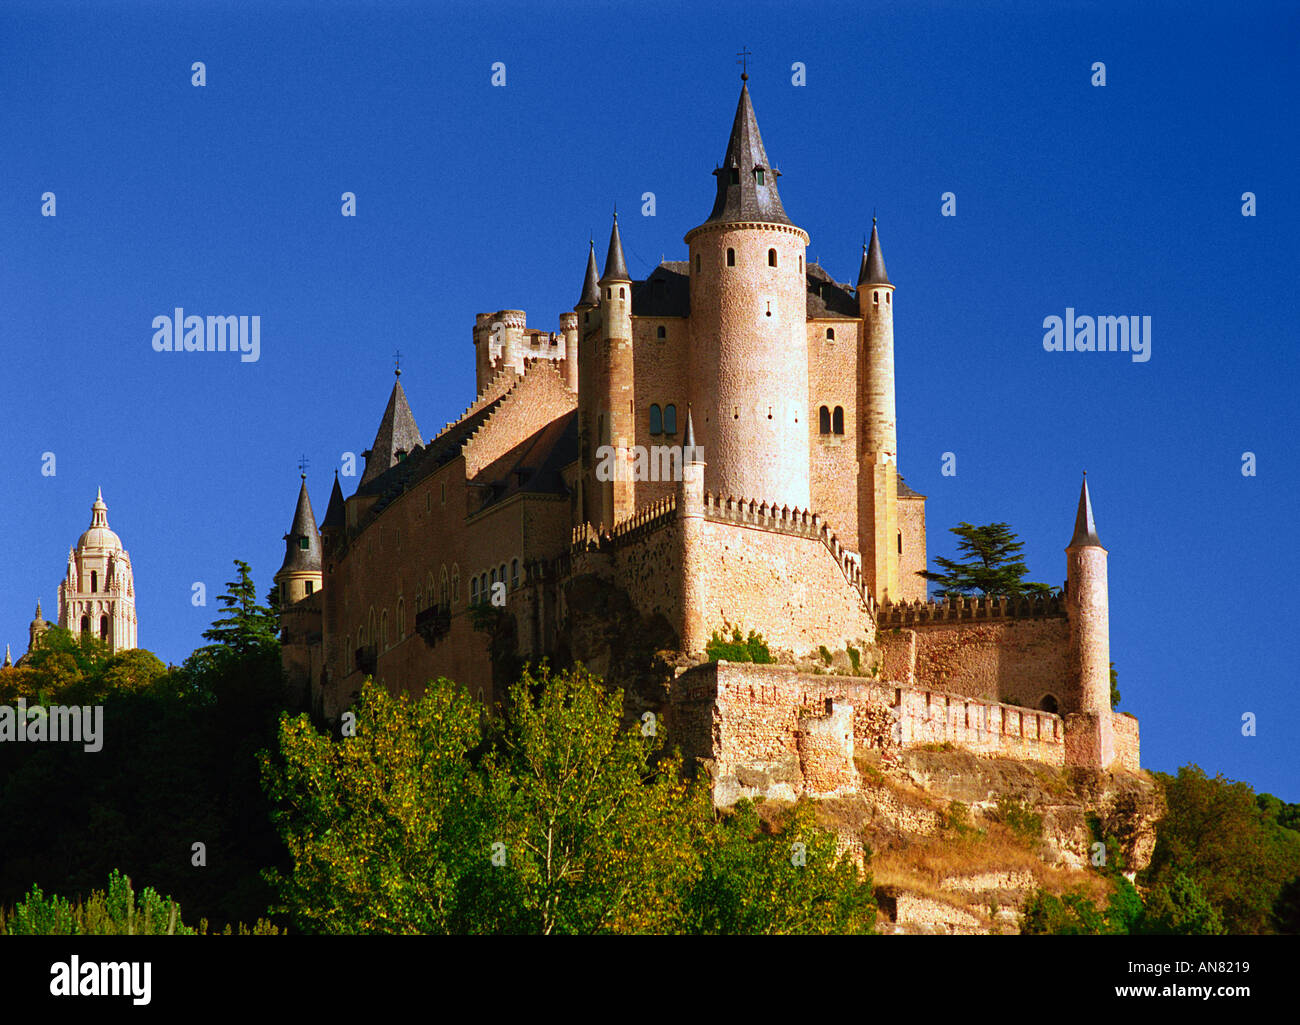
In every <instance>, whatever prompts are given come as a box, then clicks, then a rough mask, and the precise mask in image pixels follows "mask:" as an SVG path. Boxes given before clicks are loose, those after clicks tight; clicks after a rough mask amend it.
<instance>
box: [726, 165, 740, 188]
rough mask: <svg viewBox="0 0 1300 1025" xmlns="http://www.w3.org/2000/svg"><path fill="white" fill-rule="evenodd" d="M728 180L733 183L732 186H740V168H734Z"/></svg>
mask: <svg viewBox="0 0 1300 1025" xmlns="http://www.w3.org/2000/svg"><path fill="white" fill-rule="evenodd" d="M728 180H729V181H730V182H731V184H732V185H739V184H740V168H738V167H733V168H732V169H731V174H730V175H728Z"/></svg>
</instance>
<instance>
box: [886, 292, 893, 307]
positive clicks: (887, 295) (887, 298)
mask: <svg viewBox="0 0 1300 1025" xmlns="http://www.w3.org/2000/svg"><path fill="white" fill-rule="evenodd" d="M890 294H891V293H889V292H886V293H885V305H886V306H892V305H893V303H891V302H890V301H889V296H890Z"/></svg>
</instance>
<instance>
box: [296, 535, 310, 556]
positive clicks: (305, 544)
mask: <svg viewBox="0 0 1300 1025" xmlns="http://www.w3.org/2000/svg"><path fill="white" fill-rule="evenodd" d="M298 550H299V551H300V552H307V551H310V550H311V541H310V540H308V539H307V538H305V537H300V538H298Z"/></svg>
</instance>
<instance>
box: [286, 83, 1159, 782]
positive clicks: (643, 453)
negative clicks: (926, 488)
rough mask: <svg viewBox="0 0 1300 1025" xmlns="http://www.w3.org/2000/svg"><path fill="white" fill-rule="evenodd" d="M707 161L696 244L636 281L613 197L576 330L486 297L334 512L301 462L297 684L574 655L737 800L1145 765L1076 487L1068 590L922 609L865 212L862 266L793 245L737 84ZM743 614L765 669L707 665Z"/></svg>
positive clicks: (882, 304) (290, 547)
mask: <svg viewBox="0 0 1300 1025" xmlns="http://www.w3.org/2000/svg"><path fill="white" fill-rule="evenodd" d="M744 78H747V76H742V79H744ZM713 175H714V177H715V178H716V195H715V200H714V203H713V208H712V210H711V211H710V213H709V215H708V217H707V218H705V220H704V221H703V222H702V223H700V224H699V225H698V226H696V227H694V228H692V229H691V230H689V231H688V232H687V233H686V235H685V238H684V241H685V244H686V246H687V259H685V260H683V261H665V262H662V263H660V264H659V266H657V267H656V268H655V269H654V270H653V271H652V272H651V273H650V274H649V275H648V276H647V277H646V278H645V279H644V280H633V279H632V277H631V275H630V274H629V272H628V269H627V264H626V261H625V259H624V255H623V245H622V238H621V235H620V227H619V223H618V219H617V215H615V218H614V224H613V228H612V230H611V233H610V239H609V247H608V250H607V252H606V256H605V262H604V267H603V270H602V269H600V268H598V266H597V262H596V253H595V246H594V244H593V245H592V246H591V247H590V251H589V253H588V257H587V267H586V275H585V279H584V280H583V283H582V287H581V291H580V294H579V298H578V301H577V303H576V305H575V306H574V308H573V310H572V311H571V312H564V313H562V314H561V315H560V318H559V331H558V332H550V331H546V330H541V329H538V328H535V327H529V326H528V324H527V319H526V316H525V314H524V312H523V311H522V310H512V309H503V310H498V311H496V312H494V313H482V314H479V315H478V316H477V318H476V322H475V324H474V328H473V343H474V348H475V367H476V378H477V381H476V398H475V399H474V401H473V402H472V403H471V404H470V405H469V406H468V408H466V409H465V411H464V412H463V413H462V414H461V415H460V416H459V417H458V418H456V419H455V420H454V421H452V422H451V423H448V424H447V425H446V427H444V428H443V429H442V430H441V431H439V432H438V433H437V434H436V435H435V436H434V437H433V438H432V439H431V440H427V441H426V440H425V437H424V435H423V434H422V433H421V432H420V430H419V429H418V427H417V426H416V421H415V418H414V415H413V414H412V411H411V407H410V405H409V404H408V401H407V397H406V393H405V391H404V390H403V387H402V383H401V372H400V370H399V371H398V379H397V381H396V382H395V383H394V385H393V389H392V393H391V395H390V397H389V400H388V405H387V407H386V408H385V410H384V412H383V415H382V417H381V418H380V423H379V429H378V431H377V432H376V434H375V439H374V443H373V444H372V445H371V446H370V448H369V449H368V450H367V451H366V452H365V453H364V458H365V467H364V472H363V473H362V475H361V479H360V482H359V485H358V486H357V488H356V490H355V491H354V493H353V494H352V495H351V496H349V497H346V498H345V497H344V495H343V491H342V488H341V486H340V483H339V479H338V475H337V473H336V474H335V480H334V485H333V490H332V493H331V495H330V498H329V504H328V507H327V509H326V513H325V517H324V520H323V521H322V522H321V525H320V527H319V529H318V528H317V526H316V521H315V517H314V515H313V513H312V507H311V501H310V498H309V497H308V494H307V487H306V481H305V478H304V480H303V482H302V485H301V487H300V491H299V497H298V504H297V508H296V510H295V515H294V519H293V523H292V526H291V528H290V531H289V533H288V534H286V535H285V542H286V553H285V559H284V563H283V565H282V567H281V569H280V571H279V572H278V573H277V574H276V578H275V579H276V585H277V588H278V589H279V599H280V605H281V610H282V628H283V632H282V640H283V652H284V664H285V667H286V670H287V672H288V674H289V676H290V679H291V680H292V681H293V683H294V685H295V686H296V687H297V688H299V690H300V692H301V694H302V696H303V697H304V699H305V700H306V699H308V698H309V699H310V701H311V702H312V703H313V705H314V707H315V708H316V710H317V711H318V712H319V713H321V714H323V715H324V716H326V717H329V718H333V717H336V716H338V715H339V714H340V713H341V712H342V711H343V710H344V709H345V708H346V707H347V706H348V704H349V703H350V702H351V701H352V700H353V698H354V696H355V695H356V693H357V692H358V691H359V689H360V687H361V684H362V681H363V679H364V678H365V677H366V676H373V677H374V678H375V679H376V680H378V681H380V682H383V683H385V684H386V685H387V686H389V687H390V688H394V689H396V688H410V689H412V690H418V689H420V688H422V687H423V685H424V684H425V683H426V681H433V680H437V679H438V678H439V677H446V678H448V679H450V680H454V681H456V682H458V683H460V684H463V685H466V686H468V687H469V688H470V690H471V692H472V693H474V694H476V695H477V696H478V697H479V698H481V699H482V700H483V701H484V702H486V703H488V704H489V705H491V704H493V703H495V702H497V701H499V700H500V699H501V697H502V693H501V691H502V688H503V686H504V684H505V683H506V682H507V681H508V679H509V675H510V667H511V666H517V665H518V663H519V661H520V660H538V659H540V658H542V657H544V656H546V657H550V658H552V659H555V660H558V661H570V660H572V661H581V662H583V663H585V664H586V665H587V666H589V667H590V668H592V669H593V670H594V671H596V672H598V673H601V674H602V675H604V676H605V677H606V678H607V679H608V680H609V681H610V682H611V683H613V684H616V685H618V686H620V687H624V688H625V690H626V702H627V714H629V715H635V716H637V717H640V716H642V715H643V714H644V712H646V711H649V712H653V713H654V715H655V716H657V717H658V719H657V721H659V722H662V723H663V725H664V727H665V728H666V729H667V730H668V733H669V737H670V743H671V744H673V745H675V746H680V747H681V748H682V749H683V751H684V753H686V754H687V755H688V756H690V757H692V758H695V759H697V760H700V761H704V762H707V763H708V764H709V765H710V766H711V772H712V778H713V780H714V787H715V790H714V792H715V800H717V801H719V802H720V803H728V802H729V801H731V800H734V799H735V798H736V797H739V796H745V795H758V794H769V795H776V796H797V795H799V794H802V793H808V794H828V793H836V792H839V791H841V790H844V789H845V788H850V789H851V787H852V785H853V779H854V770H853V758H854V753H855V751H856V750H861V749H863V748H878V749H879V750H880V751H881V753H882V756H884V757H888V756H889V755H890V754H891V752H897V751H900V750H901V749H903V748H906V747H908V746H911V745H917V744H929V743H952V744H955V745H959V746H962V747H966V748H969V749H971V750H974V751H977V752H985V753H990V754H1002V755H1007V756H1011V757H1022V758H1027V759H1033V760H1037V761H1045V762H1047V763H1050V764H1055V765H1075V766H1080V767H1084V768H1090V769H1108V768H1112V767H1113V768H1125V769H1132V770H1136V769H1137V767H1138V733H1137V723H1136V720H1134V719H1133V718H1132V717H1130V716H1126V715H1119V714H1116V713H1113V712H1112V710H1111V706H1110V700H1109V696H1110V677H1109V653H1108V647H1109V640H1108V637H1109V634H1108V622H1107V608H1108V602H1107V583H1106V558H1107V553H1106V550H1105V549H1104V548H1103V547H1101V543H1100V541H1099V539H1098V536H1097V531H1096V528H1095V524H1094V519H1093V512H1092V505H1091V497H1090V494H1089V490H1088V486H1087V482H1086V479H1085V481H1084V484H1083V488H1082V491H1081V494H1080V496H1079V502H1078V507H1077V513H1076V519H1075V528H1074V534H1073V537H1072V538H1071V540H1070V543H1069V545H1068V546H1067V548H1066V568H1067V584H1066V588H1065V591H1064V595H1063V597H1062V598H1050V599H1049V598H1041V599H1035V600H1027V599H1024V600H1021V599H1005V598H971V599H962V600H948V601H945V602H928V601H927V600H926V585H925V580H924V579H923V578H922V577H920V576H919V575H918V571H921V570H924V569H925V567H926V535H925V496H923V495H920V494H917V493H916V492H914V491H912V490H911V489H910V488H908V487H907V485H906V484H904V483H903V480H902V478H901V477H900V476H899V471H898V465H899V463H898V440H897V417H896V413H895V400H894V395H895V375H894V307H893V296H894V294H895V286H894V284H893V282H892V281H891V280H890V278H889V275H888V273H887V272H886V269H885V260H884V256H883V252H882V248H881V243H880V238H879V234H878V231H877V227H876V224H875V219H874V218H873V223H872V228H871V236H870V241H869V243H867V244H865V245H864V247H863V253H862V259H861V264H860V267H859V271H858V276H857V280H856V282H855V284H853V285H850V284H847V283H843V282H839V281H837V280H836V279H835V278H834V277H833V276H832V275H831V274H830V273H828V272H827V271H826V270H824V269H823V268H822V267H820V266H818V265H817V264H815V263H809V262H808V261H807V258H806V252H807V247H808V242H809V236H808V234H807V233H806V232H805V231H804V230H803V229H801V228H799V227H798V226H797V225H795V224H794V223H793V222H792V221H791V220H790V218H789V217H788V216H787V214H786V212H785V209H784V207H783V205H782V202H781V198H780V195H779V194H778V189H777V182H778V178H779V177H780V172H779V171H778V170H777V169H776V168H775V167H774V166H773V165H772V164H771V162H770V160H769V158H768V155H767V152H766V150H765V148H764V145H763V141H762V138H761V136H760V134H759V129H758V122H757V120H756V118H755V115H754V108H753V105H752V103H751V100H750V95H749V90H748V85H747V83H744V82H742V87H741V92H740V99H739V104H738V106H737V109H736V114H735V119H734V121H733V124H732V127H731V133H730V136H729V138H728V140H727V145H726V151H725V155H724V158H723V161H722V163H721V165H720V166H718V167H716V168H715V169H714V171H713ZM1063 519H1064V517H1063ZM734 626H741V627H742V628H744V629H746V630H748V629H754V630H757V631H759V632H761V633H762V635H763V636H764V637H765V639H766V641H767V642H768V644H769V645H770V647H771V649H772V651H773V652H774V653H775V654H776V655H777V656H778V658H777V663H778V664H775V665H754V664H737V663H731V662H726V661H707V660H706V658H705V648H706V645H707V644H708V643H709V640H710V637H711V636H712V635H713V634H714V632H715V631H720V632H723V633H726V632H728V631H729V630H730V629H731V628H732V627H734ZM867 649H870V650H871V651H872V652H873V653H874V659H875V661H874V663H873V667H872V668H874V670H875V675H874V676H872V675H868V673H867V672H866V670H865V669H864V668H861V667H860V666H859V658H860V657H861V652H862V651H863V650H867ZM818 652H822V653H823V659H825V655H827V654H829V653H832V652H833V653H836V654H835V661H834V664H833V665H832V667H831V671H827V669H826V667H825V665H823V664H818V663H817V661H816V659H817V653H818ZM846 652H847V653H852V654H853V655H854V656H857V657H853V658H852V670H850V669H849V664H848V662H847V661H845V660H844V659H843V658H842V655H843V653H846Z"/></svg>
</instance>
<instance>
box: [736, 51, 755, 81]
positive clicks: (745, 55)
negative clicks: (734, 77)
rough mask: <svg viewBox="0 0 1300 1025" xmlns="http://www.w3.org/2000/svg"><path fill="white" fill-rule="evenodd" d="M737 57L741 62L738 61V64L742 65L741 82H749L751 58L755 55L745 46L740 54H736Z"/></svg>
mask: <svg viewBox="0 0 1300 1025" xmlns="http://www.w3.org/2000/svg"><path fill="white" fill-rule="evenodd" d="M736 56H737V57H739V58H740V60H738V61H736V63H737V64H739V65H740V80H741V81H742V82H748V81H749V58H750V57H752V56H754V55H753V54H752V53H751V52H750V50H749V47H747V46H743V47H741V49H740V53H738V54H736Z"/></svg>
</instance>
